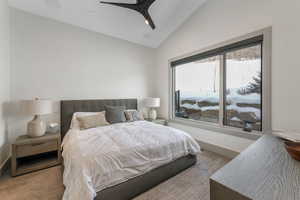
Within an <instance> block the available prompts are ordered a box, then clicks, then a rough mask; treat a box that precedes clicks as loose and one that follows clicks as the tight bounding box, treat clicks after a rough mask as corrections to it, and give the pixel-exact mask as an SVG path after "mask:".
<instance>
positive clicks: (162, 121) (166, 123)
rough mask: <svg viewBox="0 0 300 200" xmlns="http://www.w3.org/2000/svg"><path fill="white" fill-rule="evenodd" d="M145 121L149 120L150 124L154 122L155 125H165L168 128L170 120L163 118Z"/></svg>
mask: <svg viewBox="0 0 300 200" xmlns="http://www.w3.org/2000/svg"><path fill="white" fill-rule="evenodd" d="M145 120H147V121H148V122H153V123H156V124H161V125H164V126H168V120H166V119H163V118H157V119H155V120H151V119H145Z"/></svg>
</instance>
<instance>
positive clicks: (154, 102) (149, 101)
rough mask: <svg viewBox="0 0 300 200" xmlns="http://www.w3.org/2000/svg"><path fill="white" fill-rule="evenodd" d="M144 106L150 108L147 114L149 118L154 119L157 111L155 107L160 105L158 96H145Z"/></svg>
mask: <svg viewBox="0 0 300 200" xmlns="http://www.w3.org/2000/svg"><path fill="white" fill-rule="evenodd" d="M145 106H146V107H148V108H150V110H149V113H148V116H149V119H150V120H156V118H157V113H156V110H155V108H158V107H160V98H146V99H145Z"/></svg>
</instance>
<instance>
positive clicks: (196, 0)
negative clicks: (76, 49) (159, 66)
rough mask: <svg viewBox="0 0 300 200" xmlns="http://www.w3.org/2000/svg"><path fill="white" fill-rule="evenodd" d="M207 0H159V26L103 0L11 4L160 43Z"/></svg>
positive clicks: (17, 0) (154, 10) (13, 0)
mask: <svg viewBox="0 0 300 200" xmlns="http://www.w3.org/2000/svg"><path fill="white" fill-rule="evenodd" d="M107 1H111V2H121V3H136V0H107ZM205 1H206V0H156V1H155V2H154V4H153V5H152V6H151V7H150V10H149V12H150V15H151V16H152V18H153V21H154V22H155V25H156V29H155V30H152V29H151V27H149V26H148V25H146V24H145V19H144V18H143V16H142V15H141V14H139V13H138V12H135V11H133V10H128V9H125V8H120V7H115V6H110V5H104V4H100V3H99V1H98V0H9V4H10V6H11V7H14V8H17V9H20V10H24V11H26V12H30V13H32V14H35V15H39V16H43V17H47V18H50V19H54V20H57V21H61V22H64V23H68V24H72V25H75V26H79V27H82V28H85V29H88V30H91V31H95V32H99V33H103V34H106V35H109V36H113V37H116V38H120V39H124V40H127V41H131V42H134V43H138V44H141V45H144V46H148V47H153V48H155V47H158V46H159V45H160V44H161V43H162V42H163V41H164V40H166V39H167V38H168V36H169V35H170V34H171V33H172V32H174V31H175V30H176V29H177V28H178V27H179V26H180V25H181V24H182V23H183V22H184V21H185V20H187V19H188V18H189V17H190V16H191V15H192V14H193V12H194V11H196V10H197V9H198V8H199V7H200V6H201V5H203V3H205Z"/></svg>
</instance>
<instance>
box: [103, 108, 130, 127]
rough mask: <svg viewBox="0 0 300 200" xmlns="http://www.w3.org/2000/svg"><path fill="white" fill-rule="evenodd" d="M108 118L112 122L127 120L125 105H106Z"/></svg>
mask: <svg viewBox="0 0 300 200" xmlns="http://www.w3.org/2000/svg"><path fill="white" fill-rule="evenodd" d="M105 111H106V115H105V116H106V120H107V121H108V122H109V123H111V124H115V123H121V122H126V118H125V114H124V111H125V106H105Z"/></svg>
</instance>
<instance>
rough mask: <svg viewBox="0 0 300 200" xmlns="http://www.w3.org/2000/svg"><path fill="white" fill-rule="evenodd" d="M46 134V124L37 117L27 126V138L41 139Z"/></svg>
mask: <svg viewBox="0 0 300 200" xmlns="http://www.w3.org/2000/svg"><path fill="white" fill-rule="evenodd" d="M45 133H46V124H45V122H44V121H43V120H42V119H41V117H40V116H39V115H35V116H34V118H33V120H32V121H30V122H28V124H27V135H28V136H29V137H41V136H43V135H45Z"/></svg>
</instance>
